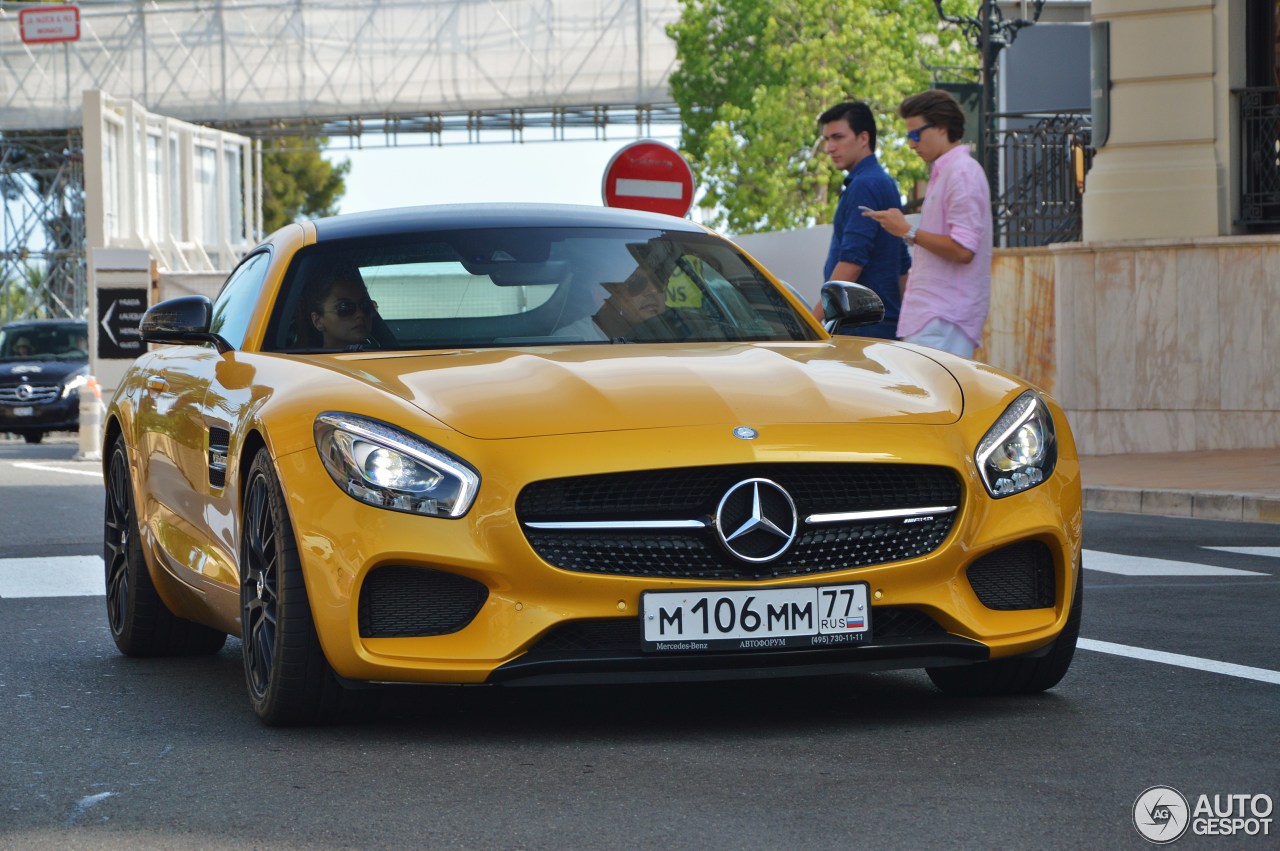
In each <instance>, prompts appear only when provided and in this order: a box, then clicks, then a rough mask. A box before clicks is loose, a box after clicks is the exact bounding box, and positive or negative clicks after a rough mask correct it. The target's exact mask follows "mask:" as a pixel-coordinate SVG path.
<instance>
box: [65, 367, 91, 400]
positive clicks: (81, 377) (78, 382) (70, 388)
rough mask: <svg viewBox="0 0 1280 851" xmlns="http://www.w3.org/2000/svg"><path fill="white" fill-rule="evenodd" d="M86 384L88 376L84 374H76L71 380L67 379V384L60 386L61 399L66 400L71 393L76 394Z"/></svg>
mask: <svg viewBox="0 0 1280 851" xmlns="http://www.w3.org/2000/svg"><path fill="white" fill-rule="evenodd" d="M88 383H89V374H88V373H85V372H81V373H78V374H77V375H75V376H73V377H71V378H68V379H67V383H66V384H64V385H62V398H63V399H65V398H67V397H68V396H70V395H71V394H72V393H74V392H76V391H77V390H79V389H80V388H81V387H83V386H85V385H86V384H88Z"/></svg>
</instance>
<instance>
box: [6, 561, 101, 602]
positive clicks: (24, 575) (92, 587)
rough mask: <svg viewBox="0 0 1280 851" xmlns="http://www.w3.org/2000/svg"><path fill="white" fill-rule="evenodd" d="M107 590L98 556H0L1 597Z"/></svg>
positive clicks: (90, 594)
mask: <svg viewBox="0 0 1280 851" xmlns="http://www.w3.org/2000/svg"><path fill="white" fill-rule="evenodd" d="M106 593H107V580H106V576H105V575H104V570H103V566H102V557H101V556H64V557H62V558H4V559H0V599H13V598H17V597H103V596H106Z"/></svg>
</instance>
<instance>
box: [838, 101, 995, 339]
mask: <svg viewBox="0 0 1280 851" xmlns="http://www.w3.org/2000/svg"><path fill="white" fill-rule="evenodd" d="M898 114H899V115H901V116H902V118H903V121H904V122H905V123H906V127H907V142H908V143H909V144H910V145H911V148H912V150H914V151H915V152H916V153H917V154H918V155H919V156H920V159H922V160H924V161H925V162H927V163H929V185H928V186H927V187H926V189H925V195H924V207H923V209H922V210H921V213H920V222H919V224H918V225H914V226H913V225H911V224H910V223H909V222H908V221H907V219H906V217H905V216H903V215H902V212H901V211H900V210H895V209H889V210H873V211H871V212H864V213H863V215H864V216H870V217H871V218H873V219H875V220H876V221H878V222H879V223H880V225H881V226H882V227H883V228H884V229H885V230H887V231H888V232H889V233H891V234H893V235H894V236H898V237H901V238H902V239H904V240H906V241H907V244H908V245H913V246H915V250H914V251H913V252H912V266H911V274H910V276H909V277H908V278H907V285H906V291H905V292H904V294H903V296H902V312H901V313H900V314H899V316H898V336H899V337H900V338H901V339H902V340H904V341H906V342H908V343H919V344H921V345H925V346H931V347H933V348H935V349H943V350H945V351H948V352H951V353H952V354H957V355H960V356H961V357H966V358H970V357H973V352H974V350H975V349H976V348H977V347H978V346H979V345H981V344H982V326H983V325H984V324H985V323H986V320H987V309H988V307H989V306H990V304H991V245H992V231H991V188H990V185H989V184H988V183H987V176H986V173H985V172H983V170H982V166H981V165H979V164H978V163H977V161H976V160H974V159H973V157H971V156H969V148H968V146H967V145H965V143H964V142H963V141H962V137H963V136H964V113H963V112H962V111H961V110H960V105H959V104H958V103H956V100H955V98H953V97H952V96H951V95H950V94H948V93H947V92H944V91H940V90H937V89H930V90H929V91H926V92H921V93H920V94H918V95H912V96H911V97H909V98H907V99H906V100H904V101H903V102H902V105H901V106H899V107H898Z"/></svg>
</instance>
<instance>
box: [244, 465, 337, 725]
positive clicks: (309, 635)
mask: <svg viewBox="0 0 1280 851" xmlns="http://www.w3.org/2000/svg"><path fill="white" fill-rule="evenodd" d="M240 624H241V635H242V637H241V649H242V656H243V660H244V676H245V684H246V686H247V687H248V690H249V701H250V703H252V705H253V710H254V712H255V713H257V715H258V717H259V718H261V719H262V720H263V721H264V722H266V723H267V724H270V725H273V726H274V725H290V724H307V723H311V722H315V721H321V720H332V719H335V718H336V717H338V716H339V715H340V714H341V713H342V712H344V711H345V710H346V709H347V708H348V706H347V705H348V703H349V700H348V697H347V693H346V689H344V688H343V687H342V685H341V684H340V683H339V682H338V680H337V678H336V677H335V676H334V674H333V670H332V668H330V667H329V663H328V662H327V661H326V660H325V658H324V651H323V650H322V649H321V647H320V639H319V637H318V636H317V635H316V629H315V622H314V621H313V620H312V617H311V603H310V600H309V599H308V597H307V586H306V582H305V581H304V580H303V576H302V564H301V562H300V560H299V558H298V546H297V542H296V540H295V537H294V533H293V523H292V522H291V521H290V519H289V512H288V509H287V507H286V505H285V500H284V493H283V491H282V490H281V488H280V483H279V480H278V479H277V477H276V473H275V469H274V467H273V466H272V464H271V457H270V456H269V455H268V454H267V452H266V450H260V451H259V452H258V454H257V456H255V457H254V459H253V463H252V465H251V466H250V468H249V476H248V479H247V481H246V482H245V488H244V503H243V513H242V515H241V534H240Z"/></svg>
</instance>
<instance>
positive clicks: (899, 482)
mask: <svg viewBox="0 0 1280 851" xmlns="http://www.w3.org/2000/svg"><path fill="white" fill-rule="evenodd" d="M752 479H761V480H767V481H769V482H772V483H776V484H777V485H778V486H780V487H781V488H783V489H785V490H786V492H787V493H788V494H789V495H790V497H791V499H792V500H793V501H794V504H795V509H796V515H797V516H798V518H799V523H798V527H797V531H796V535H795V539H794V541H793V542H792V543H791V544H790V545H789V546H788V547H787V548H786V549H785V550H784V551H783V552H782V553H781V554H779V555H778V556H776V557H774V558H771V559H767V560H759V561H752V560H748V559H744V558H742V557H739V556H737V555H735V554H734V553H733V552H731V551H730V550H729V548H728V547H727V546H726V545H725V544H724V542H723V541H722V539H721V537H720V535H719V534H718V533H717V531H716V521H715V517H716V513H717V508H718V506H719V505H720V502H721V500H722V499H723V498H724V497H725V495H726V493H728V492H729V491H730V489H732V488H734V487H735V486H736V485H738V484H739V483H741V482H744V481H747V480H752ZM960 494H961V487H960V482H959V479H958V477H957V476H956V474H955V473H954V472H953V471H951V470H949V469H947V468H944V467H928V466H920V465H906V464H759V465H731V466H718V467H702V468H686V469H677V470H653V471H643V472H632V473H617V474H608V475H599V476H583V477H577V478H567V479H552V480H547V481H542V482H534V483H532V484H530V485H528V486H527V487H525V488H524V490H523V491H521V493H520V496H519V498H518V500H517V502H516V513H517V515H518V516H519V518H520V521H521V523H522V525H523V528H524V533H525V537H526V538H527V540H528V541H529V543H530V545H531V546H532V547H533V549H534V550H535V551H536V552H537V553H538V555H539V556H540V557H542V558H543V559H544V560H545V561H547V562H548V563H550V564H552V565H554V566H556V567H559V568H562V569H564V570H573V571H579V572H583V573H601V574H611V575H621V576H649V577H673V578H687V579H716V580H758V579H767V578H777V577H789V576H806V575H811V574H821V573H829V572H833V571H839V570H846V569H848V568H853V567H866V566H869V565H875V564H883V563H886V562H891V561H898V560H901V559H909V558H917V557H919V556H923V555H926V554H927V553H930V552H932V551H933V550H935V549H937V547H938V546H939V545H941V543H942V541H943V540H944V539H945V538H946V537H947V534H948V533H949V532H950V531H951V528H952V526H953V525H954V523H955V518H956V516H957V514H958V507H959V504H960ZM927 509H933V510H927ZM885 511H888V512H890V513H891V515H892V516H889V517H881V516H876V514H875V513H876V512H885ZM912 512H915V513H912ZM852 514H856V515H860V516H858V517H855V518H851V519H842V520H837V521H835V522H830V521H824V522H807V518H811V517H814V516H815V515H816V516H822V515H852ZM672 521H675V522H685V523H689V522H691V521H696V522H693V523H692V526H691V527H690V528H657V529H655V528H646V527H645V526H644V524H646V523H653V522H658V523H662V522H672ZM534 524H540V525H534ZM592 524H594V526H593V525H592ZM563 527H569V528H563Z"/></svg>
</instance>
